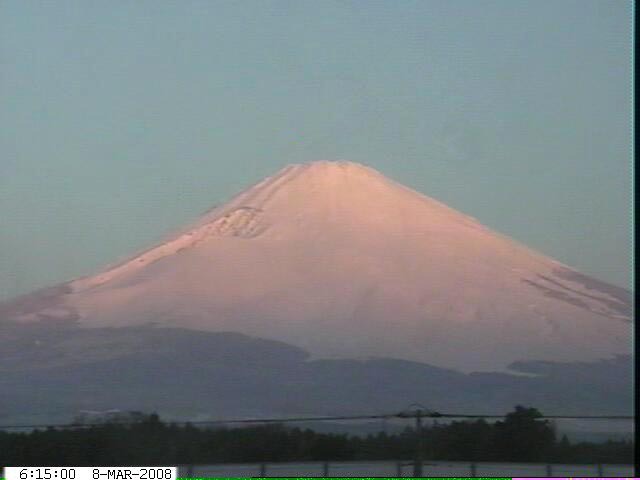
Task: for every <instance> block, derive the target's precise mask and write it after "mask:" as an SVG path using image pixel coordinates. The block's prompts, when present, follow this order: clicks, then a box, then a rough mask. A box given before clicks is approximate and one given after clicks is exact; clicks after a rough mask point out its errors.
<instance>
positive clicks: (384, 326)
mask: <svg viewBox="0 0 640 480" xmlns="http://www.w3.org/2000/svg"><path fill="white" fill-rule="evenodd" d="M630 317H631V307H630V295H629V293H628V292H627V291H625V290H623V289H620V288H617V287H614V286H611V285H607V284H605V283H603V282H600V281H597V280H595V279H591V278H589V277H586V276H584V275H582V274H579V273H578V272H575V271H573V270H572V269H570V268H569V267H567V266H565V265H562V264H561V263H558V262H556V261H554V260H552V259H549V258H547V257H545V256H543V255H541V254H538V253H536V252H533V251H532V250H530V249H527V248H526V247H524V246H522V245H519V244H517V243H516V242H514V241H513V240H511V239H509V238H507V237H504V236H502V235H499V234H496V233H494V232H492V231H491V230H489V229H487V228H486V227H484V226H482V225H481V224H480V223H479V222H477V221H476V220H475V219H473V218H470V217H468V216H465V215H463V214H461V213H459V212H457V211H455V210H453V209H450V208H448V207H447V206H445V205H443V204H441V203H439V202H437V201H435V200H433V199H430V198H428V197H426V196H423V195H421V194H419V193H417V192H415V191H413V190H410V189H408V188H406V187H403V186H401V185H399V184H397V183H395V182H393V181H391V180H389V179H387V178H385V177H384V176H382V175H381V174H379V173H378V172H376V171H374V170H372V169H370V168H367V167H364V166H361V165H358V164H354V163H350V162H313V163H310V164H304V165H292V166H289V167H286V168H284V169H283V170H281V171H280V172H279V173H277V174H276V175H274V176H272V177H269V178H267V179H266V180H264V181H263V182H260V183H259V184H257V185H255V186H253V187H251V188H250V189H248V190H246V191H245V192H243V193H241V194H239V195H238V196H236V197H235V198H233V199H232V200H231V201H229V202H228V203H227V204H225V205H223V206H221V207H219V208H216V209H213V210H212V211H210V212H208V213H207V214H206V215H204V216H203V217H202V218H201V219H200V220H198V221H197V222H195V223H194V225H192V226H191V227H189V228H187V229H185V230H184V231H182V232H180V233H179V234H177V235H175V236H173V237H171V238H170V239H168V240H167V241H166V242H164V243H162V244H160V245H158V246H156V247H154V248H151V249H149V250H147V251H145V252H143V253H141V254H139V255H136V256H134V257H133V258H131V259H130V260H128V261H126V262H123V263H121V264H119V265H116V266H114V267H111V268H108V269H106V270H104V271H102V272H100V273H98V274H97V275H94V276H90V277H86V278H81V279H78V280H75V281H72V282H69V283H67V284H64V285H61V286H58V287H54V288H52V289H48V290H45V291H42V292H36V293H35V294H31V295H27V296H25V297H22V298H19V299H16V300H15V301H13V302H8V303H6V304H4V305H2V306H0V318H4V319H5V320H8V321H16V322H21V323H24V322H27V323H28V322H34V321H39V320H45V321H62V322H74V323H76V324H77V325H79V326H83V327H93V328H96V327H110V326H111V327H113V326H119V327H131V326H136V325H145V324H150V323H153V324H157V325H161V326H169V327H180V328H189V329H199V330H205V331H211V332H221V331H233V332H239V333H243V334H247V335H252V336H256V337H262V338H265V339H272V340H278V341H283V342H286V343H288V344H291V345H295V346H297V347H300V348H302V349H304V350H306V351H308V352H310V353H311V354H312V356H313V358H330V357H340V358H361V357H369V356H374V357H389V358H396V359H403V360H409V361H417V362H424V363H429V364H432V365H436V366H439V367H444V368H450V369H456V370H460V371H463V372H470V371H482V370H485V371H501V370H503V371H504V370H506V369H508V367H509V365H511V364H512V363H513V362H516V361H531V360H541V361H555V362H584V361H598V360H600V359H611V358H614V356H615V355H618V354H619V355H625V354H628V353H629V352H630V332H631V330H630Z"/></svg>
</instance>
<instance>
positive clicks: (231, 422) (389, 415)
mask: <svg viewBox="0 0 640 480" xmlns="http://www.w3.org/2000/svg"><path fill="white" fill-rule="evenodd" d="M418 416H420V417H422V418H451V419H455V418H505V417H506V416H507V415H506V414H505V415H494V414H466V413H440V412H435V411H431V410H427V409H425V410H418V411H411V412H407V411H404V412H399V413H386V414H374V415H334V416H323V417H285V418H242V419H228V420H203V421H194V422H189V421H178V422H171V421H169V422H166V423H168V424H171V425H201V426H206V425H234V424H236V425H238V424H269V423H295V422H327V421H344V420H376V419H385V420H387V419H391V418H417V417H418ZM536 418H539V419H567V420H570V419H573V420H633V419H634V418H635V417H634V416H632V415H540V416H538V417H536ZM139 423H141V422H140V421H131V420H127V421H117V420H116V421H106V422H97V423H82V424H72V423H71V424H70V423H65V424H29V425H0V430H23V429H32V430H36V429H43V428H44V429H48V428H54V429H55V428H59V429H81V428H90V427H98V426H105V425H136V424H139Z"/></svg>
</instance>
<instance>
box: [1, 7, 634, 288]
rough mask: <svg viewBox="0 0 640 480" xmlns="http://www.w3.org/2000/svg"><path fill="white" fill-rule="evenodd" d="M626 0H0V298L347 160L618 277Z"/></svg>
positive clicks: (626, 164)
mask: <svg viewBox="0 0 640 480" xmlns="http://www.w3.org/2000/svg"><path fill="white" fill-rule="evenodd" d="M631 13H632V7H631V3H630V2H628V1H623V0H606V1H589V0H577V1H553V2H550V1H549V2H541V1H516V0H505V1H471V0H469V1H448V0H446V1H428V0H420V1H407V0H401V1H391V0H387V1H383V2H381V1H373V0H368V1H359V2H352V1H322V2H312V1H299V0H295V1H275V2H274V1H266V0H265V1H187V0H184V1H180V2H173V1H161V0H151V1H137V2H125V1H110V2H98V1H75V2H71V1H63V0H58V1H56V2H41V1H25V0H16V1H10V0H5V1H3V2H2V3H1V4H0V98H1V99H2V101H1V103H0V298H6V297H10V296H12V295H16V294H19V293H25V292H28V291H30V290H32V289H34V288H38V287H42V286H46V285H50V284H52V283H55V282H58V281H63V280H68V279H70V278H72V277H75V276H78V275H84V274H89V273H91V272H94V271H95V270H96V269H98V268H100V267H101V266H103V265H105V264H107V263H112V262H113V261H114V260H118V259H120V258H122V257H126V256H128V255H129V254H131V253H133V252H135V251H137V250H139V249H140V248H143V247H145V246H147V245H149V244H150V243H153V242H155V241H157V240H159V239H162V238H163V237H164V235H165V234H166V233H168V232H171V231H172V230H175V229H176V228H177V227H180V226H182V225H183V224H185V223H188V222H190V221H191V220H193V219H194V218H196V217H197V216H198V215H199V214H201V213H202V211H204V210H206V209H208V208H209V207H211V206H212V205H215V204H220V203H222V202H224V201H225V200H226V199H228V198H229V197H230V196H231V195H233V194H234V193H236V192H239V191H240V190H242V189H244V188H245V187H248V186H249V185H251V184H252V183H254V182H256V181H258V180H260V179H262V178H263V177H265V176H267V175H270V174H272V173H274V172H275V171H277V170H278V169H280V168H281V167H283V166H284V165H286V164H289V163H299V162H306V161H310V160H315V159H348V160H352V161H356V162H361V163H365V164H367V165H370V166H372V167H373V168H376V169H378V170H380V171H381V172H382V173H383V174H385V175H387V176H389V177H391V178H393V179H394V180H397V181H399V182H402V183H405V184H406V185H408V186H410V187H412V188H414V189H416V190H418V191H420V192H423V193H425V194H427V195H429V196H432V197H435V198H437V199H439V200H441V201H443V202H445V203H447V204H448V205H449V206H451V207H453V208H456V209H458V210H461V211H462V212H464V213H467V214H470V215H472V216H474V217H476V218H477V219H478V220H480V221H481V222H482V223H484V224H485V225H487V226H489V227H491V228H493V229H495V230H497V231H499V232H501V233H504V234H506V235H509V236H511V237H513V238H515V239H517V240H519V241H521V242H523V243H525V244H527V245H529V246H530V247H532V248H535V249H537V250H539V251H542V252H544V253H546V254H548V255H550V256H552V257H555V258H557V259H558V260H560V261H562V262H564V263H567V264H569V265H571V266H573V267H575V268H577V269H579V270H581V271H583V272H584V273H588V274H591V275H594V276H596V277H599V278H601V279H604V280H608V281H610V282H613V283H616V284H618V285H623V286H628V283H629V281H628V279H629V275H630V273H629V272H630V255H631V254H630V247H631V242H630V232H631V228H630V216H631V208H630V202H631V96H630V95H631V93H630V92H631Z"/></svg>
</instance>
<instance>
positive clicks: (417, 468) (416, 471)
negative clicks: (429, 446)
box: [413, 409, 424, 477]
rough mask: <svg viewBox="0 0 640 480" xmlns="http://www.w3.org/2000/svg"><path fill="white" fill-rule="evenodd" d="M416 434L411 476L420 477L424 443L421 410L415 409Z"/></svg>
mask: <svg viewBox="0 0 640 480" xmlns="http://www.w3.org/2000/svg"><path fill="white" fill-rule="evenodd" d="M416 435H417V436H418V441H417V442H416V443H417V447H416V456H415V460H414V462H413V476H414V477H422V453H423V450H424V445H423V441H422V410H421V409H417V410H416Z"/></svg>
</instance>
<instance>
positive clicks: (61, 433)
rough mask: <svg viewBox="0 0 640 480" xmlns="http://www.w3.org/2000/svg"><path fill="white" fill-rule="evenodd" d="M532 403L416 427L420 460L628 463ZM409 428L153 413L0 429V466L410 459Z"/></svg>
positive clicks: (615, 449)
mask: <svg viewBox="0 0 640 480" xmlns="http://www.w3.org/2000/svg"><path fill="white" fill-rule="evenodd" d="M540 416H541V415H540V413H539V412H538V411H537V410H536V409H533V408H524V407H516V410H515V411H514V412H512V413H510V414H509V415H507V417H506V418H505V419H504V421H500V422H495V423H488V422H486V421H484V420H478V421H471V422H469V421H465V422H453V423H450V424H443V425H432V426H427V427H425V428H423V432H422V435H423V439H422V442H421V444H422V446H423V448H424V451H423V458H424V459H425V460H429V459H434V460H462V461H505V462H549V463H624V464H630V463H633V445H632V443H631V442H619V441H617V442H608V443H602V444H594V443H578V444H572V443H570V442H569V441H568V440H567V438H566V437H562V438H561V439H560V440H558V439H557V438H556V435H555V433H554V430H553V428H552V426H551V425H550V424H549V423H548V422H547V421H545V420H542V419H541V418H540ZM417 445H418V441H417V436H416V434H415V431H414V430H412V429H410V428H407V429H405V431H403V432H402V433H399V434H393V435H389V434H386V433H383V432H381V433H378V434H376V435H369V436H366V437H358V436H349V435H345V434H327V433H316V432H313V431H311V430H301V429H299V428H288V427H285V426H283V425H268V426H258V427H245V428H233V429H203V428H195V427H194V426H192V425H189V424H187V425H184V426H178V425H172V424H166V423H163V422H161V421H160V419H159V417H158V416H157V415H155V414H152V415H149V416H147V417H145V418H144V420H143V421H141V422H138V423H134V424H129V425H123V424H116V423H112V424H109V423H107V424H105V425H100V426H91V427H87V428H81V429H53V428H50V429H47V430H40V431H37V430H36V431H32V432H29V433H9V432H0V465H15V466H21V465H49V466H64V465H75V466H93V465H95V466H109V465H177V464H215V463H225V462H285V461H313V460H334V461H335V460H386V459H389V460H410V459H412V458H414V456H415V453H416V447H417Z"/></svg>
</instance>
